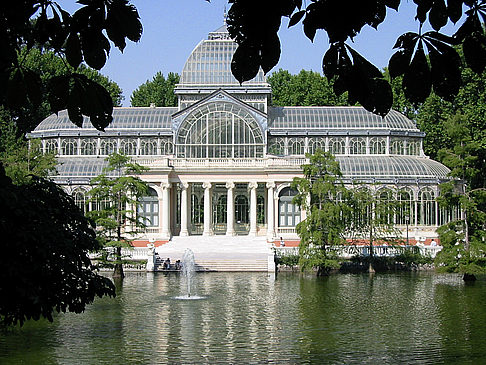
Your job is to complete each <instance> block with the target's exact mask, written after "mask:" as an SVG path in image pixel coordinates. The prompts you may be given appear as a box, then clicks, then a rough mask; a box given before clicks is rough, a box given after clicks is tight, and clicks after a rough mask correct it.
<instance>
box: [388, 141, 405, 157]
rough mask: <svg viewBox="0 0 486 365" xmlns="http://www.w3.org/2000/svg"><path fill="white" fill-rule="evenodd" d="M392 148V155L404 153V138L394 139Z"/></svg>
mask: <svg viewBox="0 0 486 365" xmlns="http://www.w3.org/2000/svg"><path fill="white" fill-rule="evenodd" d="M390 147H391V150H390V153H391V154H392V155H403V154H404V151H403V140H402V139H393V140H392V142H391V146H390Z"/></svg>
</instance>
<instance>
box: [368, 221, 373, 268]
mask: <svg viewBox="0 0 486 365" xmlns="http://www.w3.org/2000/svg"><path fill="white" fill-rule="evenodd" d="M370 222H371V220H370ZM374 258H375V256H374V252H373V224H370V261H369V264H368V272H369V273H370V274H373V273H374V272H375V268H374V267H373V261H374Z"/></svg>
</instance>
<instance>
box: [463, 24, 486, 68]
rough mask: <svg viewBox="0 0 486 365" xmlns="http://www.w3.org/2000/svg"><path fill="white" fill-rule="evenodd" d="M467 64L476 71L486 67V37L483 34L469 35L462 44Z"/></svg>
mask: <svg viewBox="0 0 486 365" xmlns="http://www.w3.org/2000/svg"><path fill="white" fill-rule="evenodd" d="M462 49H463V51H464V58H465V59H466V63H467V65H468V66H469V67H470V68H471V69H472V70H473V71H474V72H476V73H481V72H483V70H484V68H485V67H486V37H484V35H482V34H478V33H475V34H472V35H470V36H467V37H466V39H465V40H464V42H463V44H462Z"/></svg>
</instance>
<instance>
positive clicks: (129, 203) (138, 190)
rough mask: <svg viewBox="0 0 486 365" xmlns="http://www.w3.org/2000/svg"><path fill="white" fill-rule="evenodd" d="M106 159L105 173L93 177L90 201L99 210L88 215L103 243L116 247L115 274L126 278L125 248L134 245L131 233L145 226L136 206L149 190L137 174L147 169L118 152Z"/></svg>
mask: <svg viewBox="0 0 486 365" xmlns="http://www.w3.org/2000/svg"><path fill="white" fill-rule="evenodd" d="M106 160H107V161H108V166H107V167H106V168H105V169H104V171H103V173H102V174H100V175H99V176H97V177H94V178H93V179H91V185H92V186H93V188H92V189H91V190H90V201H91V202H93V203H95V204H96V209H94V210H92V211H90V212H88V216H89V217H90V218H92V219H93V220H94V221H95V222H96V226H97V236H98V240H99V241H100V243H101V244H102V245H103V246H105V247H114V248H115V263H114V272H113V276H114V277H121V278H123V276H124V274H123V260H122V247H131V244H130V241H131V240H130V238H129V236H133V235H134V234H136V233H137V231H136V229H137V228H144V227H145V225H144V222H142V221H141V220H140V219H139V218H138V217H137V207H138V206H139V205H140V203H139V201H138V199H139V198H140V197H141V196H143V195H145V194H146V193H147V191H148V184H147V183H146V182H144V181H142V180H141V179H140V178H139V177H137V176H135V175H140V174H141V173H142V172H143V171H145V170H146V168H145V167H143V166H140V165H138V164H136V163H132V162H130V158H129V157H127V156H125V155H121V154H118V153H113V154H111V155H110V156H108V157H107V159H106ZM126 228H132V230H131V231H127V229H126Z"/></svg>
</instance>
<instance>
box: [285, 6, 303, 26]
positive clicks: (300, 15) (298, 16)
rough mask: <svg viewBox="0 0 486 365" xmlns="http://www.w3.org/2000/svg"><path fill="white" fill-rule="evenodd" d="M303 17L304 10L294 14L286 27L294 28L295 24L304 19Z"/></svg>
mask: <svg viewBox="0 0 486 365" xmlns="http://www.w3.org/2000/svg"><path fill="white" fill-rule="evenodd" d="M304 15H305V10H301V11H298V12H296V13H294V14H293V15H292V17H291V18H290V21H289V25H288V27H289V28H290V27H292V26H294V25H295V24H297V23H298V22H300V20H301V19H302V18H303V17H304Z"/></svg>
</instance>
